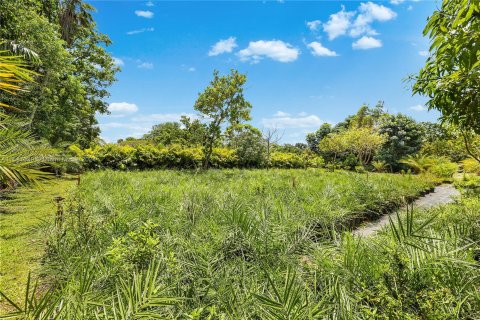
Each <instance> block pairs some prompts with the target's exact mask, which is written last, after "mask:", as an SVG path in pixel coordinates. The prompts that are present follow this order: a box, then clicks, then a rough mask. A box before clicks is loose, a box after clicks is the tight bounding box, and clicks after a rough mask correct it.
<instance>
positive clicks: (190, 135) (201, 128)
mask: <svg viewBox="0 0 480 320" xmlns="http://www.w3.org/2000/svg"><path fill="white" fill-rule="evenodd" d="M180 122H181V123H182V125H183V127H184V128H183V130H184V131H185V140H186V143H187V144H188V145H190V146H199V145H201V144H202V143H203V141H204V140H205V137H206V134H207V126H206V125H205V124H204V123H202V122H201V121H200V120H199V119H194V120H191V119H190V118H189V117H187V116H182V117H181V118H180Z"/></svg>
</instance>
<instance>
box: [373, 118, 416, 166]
mask: <svg viewBox="0 0 480 320" xmlns="http://www.w3.org/2000/svg"><path fill="white" fill-rule="evenodd" d="M378 130H379V133H380V134H382V135H385V136H386V142H385V143H384V144H383V146H382V148H381V149H380V151H379V153H378V154H377V155H376V157H375V159H376V160H381V161H385V162H386V163H387V164H388V165H389V166H390V167H391V168H392V169H393V170H398V169H400V165H399V163H398V160H400V159H402V158H404V157H406V156H408V155H410V154H414V153H417V152H418V151H419V150H420V148H421V147H422V135H423V130H422V127H421V126H420V125H419V124H418V123H417V122H415V120H413V119H412V118H409V117H407V116H405V115H402V114H398V115H388V116H386V117H385V118H384V119H383V121H382V123H381V124H380V126H379V129H378Z"/></svg>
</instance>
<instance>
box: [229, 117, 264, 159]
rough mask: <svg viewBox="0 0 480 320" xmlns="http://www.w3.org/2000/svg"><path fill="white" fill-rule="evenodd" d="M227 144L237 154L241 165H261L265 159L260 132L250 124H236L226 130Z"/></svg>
mask: <svg viewBox="0 0 480 320" xmlns="http://www.w3.org/2000/svg"><path fill="white" fill-rule="evenodd" d="M227 136H228V137H229V138H228V145H229V146H230V147H231V148H233V149H234V150H235V152H236V154H237V156H238V161H239V165H240V166H242V167H256V168H259V167H262V166H263V165H264V163H265V161H266V159H265V158H266V153H265V143H264V140H263V136H262V133H261V132H260V130H258V129H257V128H254V127H252V126H251V125H237V126H235V127H231V128H229V130H227Z"/></svg>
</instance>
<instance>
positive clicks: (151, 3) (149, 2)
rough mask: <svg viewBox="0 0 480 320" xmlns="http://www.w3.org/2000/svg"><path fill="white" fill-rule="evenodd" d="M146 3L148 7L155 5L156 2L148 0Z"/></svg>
mask: <svg viewBox="0 0 480 320" xmlns="http://www.w3.org/2000/svg"><path fill="white" fill-rule="evenodd" d="M145 5H146V6H147V7H153V6H155V4H154V3H153V2H152V1H148V2H147V3H145Z"/></svg>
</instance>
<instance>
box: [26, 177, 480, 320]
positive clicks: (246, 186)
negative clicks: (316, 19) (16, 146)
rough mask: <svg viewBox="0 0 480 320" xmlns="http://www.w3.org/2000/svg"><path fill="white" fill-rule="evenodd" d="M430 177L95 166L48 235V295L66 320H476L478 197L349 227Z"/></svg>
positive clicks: (424, 185) (428, 184)
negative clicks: (356, 231)
mask: <svg viewBox="0 0 480 320" xmlns="http://www.w3.org/2000/svg"><path fill="white" fill-rule="evenodd" d="M431 186H432V182H431V181H430V180H429V179H428V178H426V177H425V176H401V175H389V174H372V175H369V176H367V175H360V174H354V173H347V172H335V173H327V172H323V171H319V170H301V171H300V170H270V171H268V172H265V171H260V170H259V171H242V170H228V171H211V172H203V173H193V172H179V171H161V172H134V173H121V172H111V171H105V172H97V173H89V174H87V175H85V176H84V177H83V179H82V185H81V187H80V189H79V190H78V192H77V194H76V196H75V197H74V198H72V199H71V201H70V202H69V204H67V205H66V206H67V207H68V208H67V210H66V217H65V224H64V227H62V229H61V230H58V229H52V230H51V233H50V237H49V240H48V241H49V246H48V248H49V250H48V252H47V255H46V257H45V273H46V276H47V279H48V282H49V283H51V284H54V285H53V287H52V290H53V291H52V292H54V294H53V295H52V297H54V298H55V299H53V298H52V299H51V300H52V303H51V304H53V305H55V306H56V307H55V308H54V310H56V312H57V314H58V318H62V319H63V318H68V319H153V318H162V319H172V318H179V319H318V318H330V319H363V318H378V319H416V318H419V319H420V318H423V319H440V318H462V319H475V318H476V317H478V316H479V315H480V313H479V312H480V308H479V305H480V304H479V302H480V294H479V292H480V291H479V290H478V289H479V285H478V283H480V281H479V280H480V279H479V269H478V262H477V261H476V260H475V259H476V258H477V259H478V250H479V243H478V241H479V240H480V239H479V236H478V235H479V234H480V232H479V231H480V226H479V223H478V221H479V217H480V213H479V212H478V205H479V204H480V200H479V199H478V198H474V197H472V198H468V199H467V200H465V201H464V202H463V203H461V204H456V205H451V206H447V207H443V208H441V209H438V210H436V211H435V210H434V211H428V212H420V213H417V212H416V211H414V213H413V214H409V215H408V217H407V218H403V216H401V217H400V218H399V219H398V221H392V227H391V228H390V230H387V231H385V232H383V233H382V234H380V235H378V236H376V237H374V238H372V239H358V238H354V237H353V236H352V235H351V234H350V233H348V232H347V233H343V234H342V233H341V232H340V231H341V229H342V228H344V227H345V226H348V225H350V224H351V220H352V219H354V218H355V217H358V216H360V215H362V214H364V213H367V214H370V215H372V214H373V212H377V211H381V210H382V209H383V208H384V206H387V205H388V206H392V205H398V204H400V203H401V201H402V198H404V197H413V196H415V195H417V194H419V193H421V192H422V191H424V190H425V189H428V188H430V187H431ZM460 213H461V214H460ZM434 216H435V218H434V219H432V218H431V217H434ZM405 219H406V220H405ZM402 230H403V231H402ZM56 299H58V300H56ZM18 312H19V313H21V310H19V311H18ZM25 318H27V317H25Z"/></svg>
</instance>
